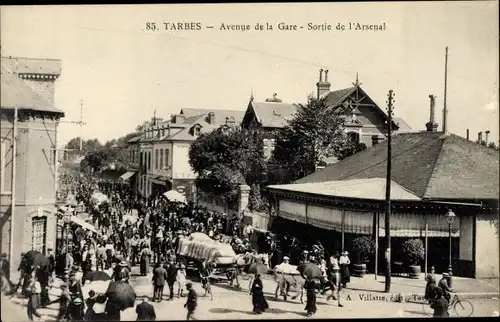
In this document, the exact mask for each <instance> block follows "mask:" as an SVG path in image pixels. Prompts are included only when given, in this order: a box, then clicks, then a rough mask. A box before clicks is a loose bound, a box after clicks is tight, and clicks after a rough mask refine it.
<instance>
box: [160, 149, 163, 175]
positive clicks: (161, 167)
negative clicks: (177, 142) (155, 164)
mask: <svg viewBox="0 0 500 322" xmlns="http://www.w3.org/2000/svg"><path fill="white" fill-rule="evenodd" d="M160 169H161V170H163V149H160Z"/></svg>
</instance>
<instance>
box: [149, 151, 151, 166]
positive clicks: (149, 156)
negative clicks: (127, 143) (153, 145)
mask: <svg viewBox="0 0 500 322" xmlns="http://www.w3.org/2000/svg"><path fill="white" fill-rule="evenodd" d="M148 170H151V152H148Z"/></svg>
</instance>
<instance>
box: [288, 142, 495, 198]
mask: <svg viewBox="0 0 500 322" xmlns="http://www.w3.org/2000/svg"><path fill="white" fill-rule="evenodd" d="M386 161H387V144H384V143H380V144H377V145H375V146H373V147H370V148H368V149H366V150H364V151H362V152H358V153H356V154H354V155H353V156H351V157H349V158H346V159H344V160H342V161H339V162H337V163H335V164H333V165H330V166H327V167H325V168H324V169H321V170H319V171H317V172H315V173H312V174H310V175H308V176H306V177H304V178H302V179H300V180H297V182H296V183H309V182H325V181H338V180H348V179H367V178H380V177H382V178H383V177H385V175H386V166H387V164H386ZM392 180H394V181H395V182H397V183H398V184H400V185H401V186H403V187H405V188H406V189H408V190H410V191H412V192H413V193H415V194H416V195H417V196H418V197H420V198H429V199H462V200H465V199H466V200H475V199H499V188H498V182H499V153H498V151H495V150H493V149H490V148H487V147H484V146H482V145H480V144H477V143H475V142H472V141H468V140H466V139H464V138H462V137H459V136H457V135H454V134H443V133H441V132H418V133H401V134H397V135H395V136H394V137H393V140H392Z"/></svg>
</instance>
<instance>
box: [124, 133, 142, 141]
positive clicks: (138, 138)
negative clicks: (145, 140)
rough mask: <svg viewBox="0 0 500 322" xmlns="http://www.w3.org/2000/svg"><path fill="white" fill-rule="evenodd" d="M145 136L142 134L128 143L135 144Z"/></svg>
mask: <svg viewBox="0 0 500 322" xmlns="http://www.w3.org/2000/svg"><path fill="white" fill-rule="evenodd" d="M143 136H144V133H141V134H139V135H137V136H134V137H133V138H131V139H130V140H128V141H127V143H135V142H139V141H140V140H141V139H142V137H143Z"/></svg>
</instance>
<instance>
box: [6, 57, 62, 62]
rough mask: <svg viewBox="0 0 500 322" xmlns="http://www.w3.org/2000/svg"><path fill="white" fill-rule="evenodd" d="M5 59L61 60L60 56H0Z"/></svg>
mask: <svg viewBox="0 0 500 322" xmlns="http://www.w3.org/2000/svg"><path fill="white" fill-rule="evenodd" d="M1 58H6V59H31V60H47V61H49V60H50V61H62V60H61V58H35V57H22V56H1Z"/></svg>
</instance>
